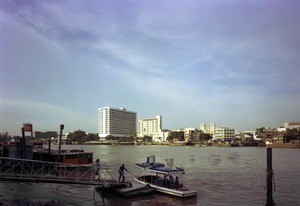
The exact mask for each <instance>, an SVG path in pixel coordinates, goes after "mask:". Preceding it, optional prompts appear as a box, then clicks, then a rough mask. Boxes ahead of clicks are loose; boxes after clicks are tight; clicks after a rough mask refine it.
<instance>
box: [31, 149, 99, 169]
mask: <svg viewBox="0 0 300 206" xmlns="http://www.w3.org/2000/svg"><path fill="white" fill-rule="evenodd" d="M58 158H59V160H58ZM33 159H34V160H40V161H50V162H56V161H58V162H61V163H66V164H70V165H75V166H78V165H81V166H92V165H93V152H85V151H84V150H83V149H71V150H61V152H60V154H59V152H58V150H54V149H50V151H49V149H46V148H44V147H41V148H34V149H33Z"/></svg>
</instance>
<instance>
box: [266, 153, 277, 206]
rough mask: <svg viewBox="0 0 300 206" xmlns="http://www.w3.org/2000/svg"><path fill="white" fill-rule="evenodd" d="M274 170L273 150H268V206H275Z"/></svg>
mask: <svg viewBox="0 0 300 206" xmlns="http://www.w3.org/2000/svg"><path fill="white" fill-rule="evenodd" d="M272 187H273V169H272V148H269V147H268V148H267V203H266V206H274V205H275V203H274V201H273V188H272Z"/></svg>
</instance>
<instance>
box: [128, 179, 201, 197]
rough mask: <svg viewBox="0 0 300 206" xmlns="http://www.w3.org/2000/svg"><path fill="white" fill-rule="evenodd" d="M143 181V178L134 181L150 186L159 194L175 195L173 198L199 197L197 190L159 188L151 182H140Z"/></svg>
mask: <svg viewBox="0 0 300 206" xmlns="http://www.w3.org/2000/svg"><path fill="white" fill-rule="evenodd" d="M140 179H142V177H140V178H137V177H135V178H134V180H135V181H136V182H137V183H139V184H142V185H149V186H150V187H153V188H155V189H156V191H157V192H161V193H164V194H169V195H173V196H177V197H181V198H184V197H192V196H197V191H196V190H191V189H172V188H167V187H162V186H158V185H155V184H152V183H149V182H145V181H142V180H140Z"/></svg>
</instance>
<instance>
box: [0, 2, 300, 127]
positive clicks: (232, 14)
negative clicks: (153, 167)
mask: <svg viewBox="0 0 300 206" xmlns="http://www.w3.org/2000/svg"><path fill="white" fill-rule="evenodd" d="M299 8H300V5H299V2H298V1H288V2H282V1H275V2H274V1H264V2H260V1H251V2H250V1H248V2H241V1H235V0H233V1H229V2H227V1H226V2H212V1H201V2H199V1H193V0H192V1H184V2H183V1H175V2H174V1H172V2H169V1H160V0H158V1H149V2H148V1H147V2H145V1H143V2H141V1H93V0H92V1H89V3H88V4H87V3H86V2H83V1H76V0H75V1H30V2H24V1H5V0H4V1H2V2H1V3H0V9H1V13H0V15H1V16H2V17H3V18H1V20H0V21H1V22H2V23H1V27H3V29H1V36H2V38H1V41H2V43H1V46H0V51H1V60H2V61H1V93H0V94H1V100H2V103H3V102H5V101H6V99H8V101H9V102H11V103H12V102H13V101H14V100H12V99H16V100H18V101H20V102H21V103H22V105H23V106H21V105H20V108H22V107H24V108H26V111H27V110H32V111H35V112H34V114H35V115H36V117H38V116H39V117H40V118H41V119H46V118H47V117H46V116H48V115H49V116H50V117H51V115H52V117H53V114H55V115H54V116H55V117H53V118H57V119H60V118H62V119H63V118H64V117H62V116H61V115H60V114H64V115H63V116H65V117H68V120H67V119H66V121H70V119H71V116H72V115H73V117H74V114H75V113H77V112H79V113H81V114H79V115H78V116H76V119H77V120H76V122H77V124H74V125H76V126H74V127H77V126H78V125H80V124H82V123H81V122H83V120H80V118H82V119H83V118H84V119H86V120H85V121H87V122H89V123H90V124H89V125H92V124H93V122H94V121H95V124H94V126H93V128H92V130H94V131H95V130H96V118H97V116H96V113H93V112H96V108H97V107H101V106H114V105H117V106H119V107H124V106H123V105H125V106H128V107H129V109H130V110H133V111H134V110H138V111H139V114H141V115H156V114H157V113H162V114H164V115H165V117H167V118H164V122H165V124H164V127H166V128H176V127H181V126H180V125H181V124H184V125H185V126H188V125H189V124H191V125H194V126H197V125H199V123H200V121H204V122H206V121H215V122H219V123H220V124H223V123H224V124H226V125H227V126H232V127H239V128H245V127H248V125H247V123H249V124H251V125H252V126H251V125H249V127H251V128H253V127H255V126H256V125H257V124H255V121H256V120H255V119H256V118H257V117H259V118H260V120H261V122H262V123H263V122H269V123H270V122H274V124H276V125H277V124H278V122H284V121H286V120H288V118H289V117H290V118H291V120H294V119H295V115H294V114H300V111H299V110H298V109H297V108H295V107H293V109H291V108H292V106H290V107H288V108H285V110H286V112H285V113H286V114H287V115H284V114H282V116H284V117H285V118H284V119H280V117H278V116H277V115H275V114H272V113H275V112H274V111H276V110H277V109H278V108H279V107H280V104H285V105H290V104H291V102H296V101H297V100H298V97H297V95H296V94H298V93H299V92H300V90H299V89H300V88H299V87H298V84H297V82H299V80H300V79H299V78H300V75H299V69H298V67H299V65H300V60H299V58H298V56H299V55H300V53H299V52H300V49H299V48H300V40H299V36H300V29H299V28H300V27H299V22H298V21H297V19H299ZM4 51H5V52H4ZM3 68H5V69H3ZM25 79H26V81H25ZM14 80H16V81H15V83H12V82H13V81H14ZM2 88H3V89H2ZM25 91H26V92H28V93H26V95H24V94H25ZM283 97H284V98H283ZM281 98H283V99H281ZM22 99H25V100H22ZM28 99H29V100H30V101H28ZM271 102H278V103H276V104H275V103H274V104H272V103H271ZM3 104H5V108H10V109H11V110H10V111H12V110H13V109H12V106H11V107H10V106H9V105H7V104H6V103H3ZM15 104H16V103H12V105H14V108H15V109H16V112H19V114H20V113H22V111H21V110H20V111H19V110H18V106H17V105H15ZM24 105H25V106H24ZM30 105H34V106H30ZM66 108H67V109H66ZM51 111H52V112H51ZM55 111H58V112H55ZM91 113H92V114H91ZM5 114H6V117H5V118H7V117H8V113H5ZM10 114H12V113H10ZM251 114H254V115H253V117H252V115H251ZM266 114H268V115H266ZM27 115H29V116H30V115H31V114H27ZM11 116H12V115H11ZM23 116H24V118H26V114H25V113H24V115H23ZM245 116H246V117H247V121H246V122H245V123H242V121H240V119H241V118H243V117H245ZM266 116H268V118H266ZM141 117H143V116H141ZM220 117H222V118H221V120H220ZM53 118H52V119H53ZM12 119H13V118H12ZM227 120H228V121H227ZM1 121H3V120H1ZM15 121H17V120H15ZM184 122H186V123H184ZM89 128H91V127H89Z"/></svg>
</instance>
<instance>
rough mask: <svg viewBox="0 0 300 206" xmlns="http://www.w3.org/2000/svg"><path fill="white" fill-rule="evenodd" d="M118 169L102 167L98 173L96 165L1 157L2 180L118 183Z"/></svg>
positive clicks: (0, 174) (96, 183) (86, 183)
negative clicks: (98, 173) (97, 173)
mask: <svg viewBox="0 0 300 206" xmlns="http://www.w3.org/2000/svg"><path fill="white" fill-rule="evenodd" d="M117 174H118V170H117V169H113V168H101V169H100V175H99V176H97V175H96V170H95V167H94V166H91V165H72V164H65V163H58V162H46V161H38V160H29V159H18V158H7V157H0V182H1V181H14V182H36V183H39V182H41V183H60V184H84V185H95V186H97V185H99V186H100V185H102V186H105V185H108V184H117V180H116V178H114V177H116V175H117Z"/></svg>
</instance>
